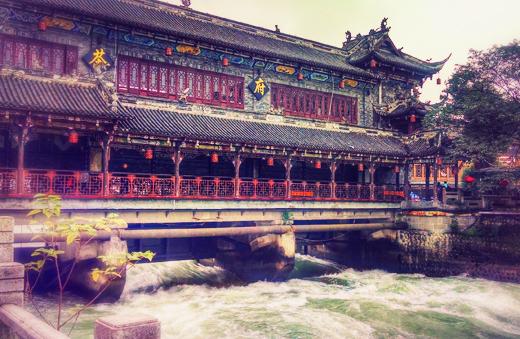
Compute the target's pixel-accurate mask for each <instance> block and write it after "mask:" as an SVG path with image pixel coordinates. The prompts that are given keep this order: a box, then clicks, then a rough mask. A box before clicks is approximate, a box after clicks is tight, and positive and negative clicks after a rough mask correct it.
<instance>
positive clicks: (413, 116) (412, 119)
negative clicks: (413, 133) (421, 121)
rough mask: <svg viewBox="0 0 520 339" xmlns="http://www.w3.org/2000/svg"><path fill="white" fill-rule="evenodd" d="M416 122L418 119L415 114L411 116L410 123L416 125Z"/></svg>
mask: <svg viewBox="0 0 520 339" xmlns="http://www.w3.org/2000/svg"><path fill="white" fill-rule="evenodd" d="M416 121H417V117H416V116H415V114H412V115H410V122H411V123H414V122H416Z"/></svg>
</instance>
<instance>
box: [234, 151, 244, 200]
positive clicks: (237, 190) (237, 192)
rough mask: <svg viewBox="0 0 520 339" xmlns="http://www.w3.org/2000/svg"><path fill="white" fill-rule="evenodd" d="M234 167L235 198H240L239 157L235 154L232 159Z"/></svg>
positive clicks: (240, 160)
mask: <svg viewBox="0 0 520 339" xmlns="http://www.w3.org/2000/svg"><path fill="white" fill-rule="evenodd" d="M233 163H234V165H235V198H240V166H241V165H242V158H241V155H240V154H239V153H238V152H237V153H236V154H235V158H234V159H233Z"/></svg>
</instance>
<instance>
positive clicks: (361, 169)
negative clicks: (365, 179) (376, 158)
mask: <svg viewBox="0 0 520 339" xmlns="http://www.w3.org/2000/svg"><path fill="white" fill-rule="evenodd" d="M357 169H358V171H359V172H363V171H364V170H365V166H363V164H358V165H357Z"/></svg>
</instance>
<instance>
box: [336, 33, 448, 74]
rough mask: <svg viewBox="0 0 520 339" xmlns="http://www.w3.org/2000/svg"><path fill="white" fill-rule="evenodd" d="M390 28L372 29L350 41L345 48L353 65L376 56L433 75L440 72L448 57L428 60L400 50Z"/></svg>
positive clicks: (393, 63)
mask: <svg viewBox="0 0 520 339" xmlns="http://www.w3.org/2000/svg"><path fill="white" fill-rule="evenodd" d="M388 32H389V29H385V30H379V31H372V32H370V33H369V34H367V35H362V36H359V37H356V38H355V39H353V40H352V41H350V42H348V43H347V44H346V46H345V47H344V49H345V50H346V51H347V59H348V61H349V62H350V63H351V64H353V65H360V64H362V63H365V62H366V61H367V60H369V59H372V58H376V59H378V60H381V61H384V62H385V63H388V64H391V65H394V66H397V67H402V68H406V69H408V70H410V71H413V72H417V73H421V74H426V75H431V74H435V73H437V72H439V71H440V70H441V69H442V67H443V66H444V64H445V63H446V61H448V59H449V56H448V58H446V59H445V60H442V61H439V62H427V61H423V60H420V59H418V58H415V57H413V56H411V55H409V54H406V53H403V52H402V51H401V50H398V49H397V48H396V47H395V45H394V44H393V42H392V40H391V39H390V37H389V33H388Z"/></svg>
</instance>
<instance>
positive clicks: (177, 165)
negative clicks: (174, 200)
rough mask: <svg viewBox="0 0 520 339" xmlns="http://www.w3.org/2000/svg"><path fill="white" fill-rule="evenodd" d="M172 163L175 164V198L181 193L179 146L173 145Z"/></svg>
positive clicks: (177, 144)
mask: <svg viewBox="0 0 520 339" xmlns="http://www.w3.org/2000/svg"><path fill="white" fill-rule="evenodd" d="M173 161H174V162H175V196H176V197H178V196H179V194H180V191H181V162H182V156H181V145H180V144H179V143H176V144H175V149H174V151H173Z"/></svg>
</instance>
